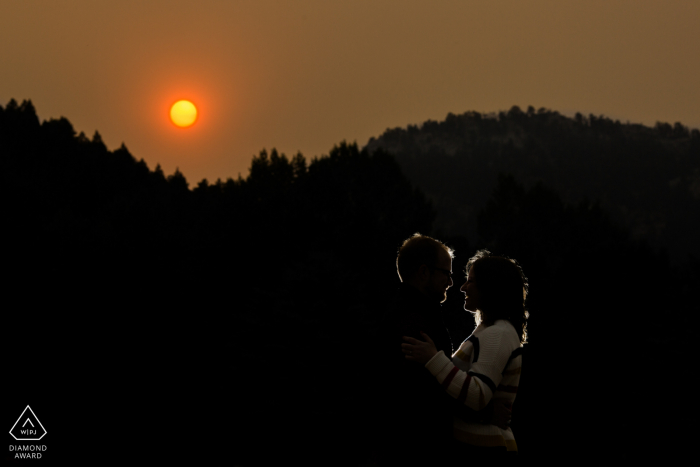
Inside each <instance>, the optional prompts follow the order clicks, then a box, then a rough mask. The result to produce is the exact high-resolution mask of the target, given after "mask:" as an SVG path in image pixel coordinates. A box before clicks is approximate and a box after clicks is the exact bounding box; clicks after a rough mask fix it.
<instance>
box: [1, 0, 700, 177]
mask: <svg viewBox="0 0 700 467" xmlns="http://www.w3.org/2000/svg"><path fill="white" fill-rule="evenodd" d="M0 18H2V27H1V28H0V105H2V106H5V105H6V104H7V102H8V101H9V100H10V99H11V98H14V99H16V100H17V101H18V102H21V101H22V100H25V99H31V101H32V102H33V104H34V106H35V107H36V109H37V113H38V115H39V118H40V120H42V121H43V120H48V119H52V118H60V117H61V116H63V117H66V118H67V119H68V120H70V121H71V123H72V124H73V126H74V128H75V130H76V131H77V132H80V131H83V132H85V134H86V135H87V136H88V137H92V135H93V134H94V132H95V131H96V130H97V131H99V133H100V135H101V136H102V139H103V141H104V142H105V144H106V145H107V147H108V148H109V149H111V150H114V149H117V148H118V147H119V146H120V145H121V144H122V143H124V144H125V145H126V146H127V148H128V149H129V151H130V152H131V153H132V154H133V155H134V157H135V158H136V159H137V160H138V159H144V160H145V161H146V163H147V164H148V166H149V168H151V169H153V168H155V166H156V164H160V165H161V167H162V169H163V171H164V172H165V173H166V174H171V173H173V172H174V171H175V169H176V168H179V170H180V171H181V172H182V173H183V174H184V175H185V177H186V178H187V180H188V182H189V183H190V187H194V185H196V184H197V183H198V182H199V181H201V180H202V179H203V178H206V179H207V180H208V181H210V182H213V181H215V180H216V179H217V178H221V179H222V180H225V179H227V178H229V177H233V178H237V177H238V175H239V174H240V175H242V176H243V177H246V176H247V174H248V169H249V167H250V161H251V158H252V157H253V156H254V155H256V154H258V153H259V152H260V150H262V149H267V150H268V151H270V150H271V149H272V148H276V149H277V150H278V151H279V152H282V153H285V154H287V155H288V156H293V155H294V154H296V153H297V152H301V153H302V154H303V155H304V156H306V158H307V159H311V158H312V157H315V156H321V155H324V154H328V152H329V151H330V149H331V148H332V147H333V146H334V145H336V144H339V143H340V142H342V141H347V142H357V144H358V145H360V147H362V146H364V145H365V144H366V143H367V141H368V140H369V138H370V137H373V136H374V137H376V136H379V135H380V134H382V133H383V132H384V131H385V130H386V129H387V128H396V127H406V126H407V125H409V124H411V125H419V124H420V123H422V122H424V121H426V120H436V121H440V120H444V119H445V117H446V115H447V114H448V113H454V114H461V113H464V112H467V111H471V110H474V111H478V112H485V113H488V112H498V111H501V110H508V109H510V108H511V107H512V106H513V105H518V106H520V107H521V108H522V109H523V110H525V109H526V108H527V107H528V106H530V105H532V106H533V107H535V108H541V107H545V108H547V109H550V110H555V111H558V112H560V113H562V114H565V115H573V114H574V113H576V112H581V113H583V114H584V115H588V114H590V113H593V114H595V115H605V116H607V117H609V118H612V119H619V120H620V121H622V122H623V123H625V122H627V121H629V122H631V123H642V124H645V125H651V126H653V125H654V124H655V123H656V122H657V121H662V122H669V123H672V124H673V123H675V122H677V121H679V122H681V123H683V124H684V125H686V126H689V127H691V128H700V86H698V84H699V83H700V33H698V26H699V25H700V2H698V1H693V0H655V1H650V0H603V1H599V0H585V1H573V0H571V1H570V0H554V1H542V0H533V1H525V0H510V1H505V0H488V1H468V0H460V1H440V0H432V1H418V0H400V1H398V0H397V1H393V0H392V1H388V0H371V1H369V0H356V1H340V0H294V1H292V0H288V1H272V0H255V1H235V0H229V1H225V0H198V1H197V2H193V1H191V0H188V1H181V0H137V1H132V0H120V1H119V2H106V1H97V0H74V1H67V0H51V1H48V0H45V1H38V0H25V1H3V2H1V3H0ZM179 99H189V100H191V101H192V102H194V103H195V105H196V106H197V107H198V110H199V117H198V120H197V122H196V123H195V125H194V126H192V127H190V128H187V129H181V128H177V127H175V126H174V125H173V124H172V123H171V122H170V120H169V109H170V106H171V105H172V104H173V103H174V102H175V101H177V100H179Z"/></svg>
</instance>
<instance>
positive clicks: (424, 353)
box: [401, 331, 437, 365]
mask: <svg viewBox="0 0 700 467" xmlns="http://www.w3.org/2000/svg"><path fill="white" fill-rule="evenodd" d="M421 336H423V337H424V338H425V342H423V341H419V340H418V339H414V338H413V337H408V336H403V340H405V341H406V342H408V344H401V351H402V352H403V353H405V354H406V360H411V361H414V362H418V363H420V364H421V365H425V364H426V363H428V361H430V359H431V358H433V356H434V355H435V354H436V353H437V348H435V343H434V342H433V340H432V339H431V338H430V337H429V336H428V335H427V334H426V333H424V332H423V331H421Z"/></svg>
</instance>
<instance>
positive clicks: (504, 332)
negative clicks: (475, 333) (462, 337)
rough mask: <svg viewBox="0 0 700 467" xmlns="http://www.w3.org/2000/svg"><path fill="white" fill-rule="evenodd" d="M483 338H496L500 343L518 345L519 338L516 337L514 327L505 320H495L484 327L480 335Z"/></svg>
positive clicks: (516, 333)
mask: <svg viewBox="0 0 700 467" xmlns="http://www.w3.org/2000/svg"><path fill="white" fill-rule="evenodd" d="M480 334H483V335H484V336H492V337H496V336H498V337H499V338H500V339H501V341H507V342H511V341H512V342H513V343H515V344H517V345H518V346H519V345H520V337H518V332H517V331H516V330H515V326H513V324H512V323H511V322H510V321H508V320H507V319H499V320H496V322H494V323H493V324H492V325H491V326H488V327H484V328H483V329H482V330H481V333H480Z"/></svg>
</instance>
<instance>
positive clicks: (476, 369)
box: [425, 320, 522, 451]
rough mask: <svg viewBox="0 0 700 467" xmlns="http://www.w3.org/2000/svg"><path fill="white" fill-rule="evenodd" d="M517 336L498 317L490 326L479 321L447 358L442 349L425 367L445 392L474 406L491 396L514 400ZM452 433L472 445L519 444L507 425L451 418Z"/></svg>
mask: <svg viewBox="0 0 700 467" xmlns="http://www.w3.org/2000/svg"><path fill="white" fill-rule="evenodd" d="M521 352H522V347H521V345H520V338H519V336H518V333H517V332H516V331H515V328H514V327H513V325H512V324H511V323H510V322H509V321H506V320H498V321H496V322H495V323H494V324H493V325H492V326H488V327H486V326H484V324H483V323H482V324H480V325H479V326H477V328H476V329H475V330H474V332H473V333H472V335H471V336H469V337H468V338H467V340H465V341H464V342H463V343H462V345H461V346H460V347H459V349H458V350H457V352H455V353H454V355H453V356H452V360H450V359H449V358H448V357H447V356H446V355H445V353H444V352H443V351H440V352H438V353H437V354H435V355H434V356H433V358H431V359H430V361H429V362H428V363H426V364H425V367H426V368H427V369H428V370H429V371H430V372H431V373H432V374H433V376H435V377H436V378H437V380H438V381H439V382H440V383H441V384H442V387H443V388H444V389H445V390H446V391H447V393H448V394H449V395H450V396H452V397H454V398H455V399H457V400H459V401H460V402H462V403H464V404H465V405H467V406H468V407H470V408H471V409H474V410H477V411H479V410H481V409H483V408H484V407H486V405H487V404H488V403H489V401H490V400H491V399H492V398H493V399H494V400H496V401H501V402H503V403H504V404H506V405H511V404H513V401H515V395H516V393H517V390H518V383H519V381H520V367H521V364H522V355H521ZM454 435H455V438H456V439H457V440H459V441H462V442H464V443H467V444H471V445H474V446H490V447H493V446H505V447H506V448H507V450H508V451H517V450H518V447H517V445H516V443H515V438H514V437H513V432H512V431H511V429H510V428H508V429H507V430H503V429H501V428H499V427H497V426H496V425H483V424H480V423H475V422H465V421H464V420H462V419H460V418H458V417H455V418H454Z"/></svg>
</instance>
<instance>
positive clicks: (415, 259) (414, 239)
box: [396, 233, 454, 281]
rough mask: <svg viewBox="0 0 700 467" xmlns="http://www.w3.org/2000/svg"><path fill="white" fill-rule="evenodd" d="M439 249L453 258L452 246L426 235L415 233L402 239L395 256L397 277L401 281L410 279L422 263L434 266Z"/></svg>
mask: <svg viewBox="0 0 700 467" xmlns="http://www.w3.org/2000/svg"><path fill="white" fill-rule="evenodd" d="M440 250H442V251H445V252H446V253H447V254H448V255H450V258H454V250H452V248H450V247H448V246H447V245H445V244H444V243H442V242H440V241H439V240H435V239H434V238H431V237H428V236H426V235H421V234H419V233H415V234H413V235H412V236H411V237H410V238H407V239H406V240H404V242H403V244H402V245H401V247H400V248H399V254H398V256H397V257H396V270H397V271H398V273H399V278H400V279H401V280H402V281H405V280H410V279H411V277H413V275H414V274H415V273H416V272H418V269H419V268H420V267H421V265H423V264H425V265H426V266H430V267H434V266H435V265H436V264H437V262H438V258H439V255H440Z"/></svg>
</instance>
